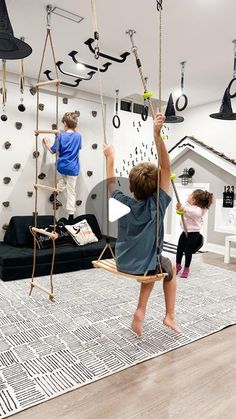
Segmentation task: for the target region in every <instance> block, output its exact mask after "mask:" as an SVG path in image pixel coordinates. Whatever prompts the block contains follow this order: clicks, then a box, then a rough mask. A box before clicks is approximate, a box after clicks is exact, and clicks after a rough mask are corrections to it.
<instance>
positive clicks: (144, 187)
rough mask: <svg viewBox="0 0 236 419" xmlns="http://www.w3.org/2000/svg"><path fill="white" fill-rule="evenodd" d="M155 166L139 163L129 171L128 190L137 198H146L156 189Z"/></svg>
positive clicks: (156, 170)
mask: <svg viewBox="0 0 236 419" xmlns="http://www.w3.org/2000/svg"><path fill="white" fill-rule="evenodd" d="M157 173H158V169H157V166H156V165H155V164H153V163H147V162H146V163H139V164H137V165H136V166H134V167H133V168H132V169H131V171H130V173H129V183H130V191H131V192H133V194H134V196H135V198H137V199H147V198H149V196H151V195H152V194H153V192H156V190H157Z"/></svg>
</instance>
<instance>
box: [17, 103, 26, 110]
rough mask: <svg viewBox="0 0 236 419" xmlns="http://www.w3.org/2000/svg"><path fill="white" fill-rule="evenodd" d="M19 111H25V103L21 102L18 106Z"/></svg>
mask: <svg viewBox="0 0 236 419" xmlns="http://www.w3.org/2000/svg"><path fill="white" fill-rule="evenodd" d="M18 111H20V112H25V105H23V103H21V104H20V105H19V106H18Z"/></svg>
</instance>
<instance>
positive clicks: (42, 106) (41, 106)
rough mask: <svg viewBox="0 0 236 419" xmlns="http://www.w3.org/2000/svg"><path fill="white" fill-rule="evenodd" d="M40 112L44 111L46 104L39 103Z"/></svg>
mask: <svg viewBox="0 0 236 419" xmlns="http://www.w3.org/2000/svg"><path fill="white" fill-rule="evenodd" d="M39 110H40V111H44V104H43V103H39Z"/></svg>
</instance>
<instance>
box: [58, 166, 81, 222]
mask: <svg viewBox="0 0 236 419" xmlns="http://www.w3.org/2000/svg"><path fill="white" fill-rule="evenodd" d="M76 180H77V176H68V175H61V174H60V180H59V182H58V183H57V189H58V190H59V191H60V192H63V191H64V190H65V189H66V193H67V199H66V210H67V211H68V213H69V214H74V213H75V200H76V192H75V187H76Z"/></svg>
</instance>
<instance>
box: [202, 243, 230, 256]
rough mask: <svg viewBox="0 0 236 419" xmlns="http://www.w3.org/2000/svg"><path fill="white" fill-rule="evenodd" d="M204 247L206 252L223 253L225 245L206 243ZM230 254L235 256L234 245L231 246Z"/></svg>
mask: <svg viewBox="0 0 236 419" xmlns="http://www.w3.org/2000/svg"><path fill="white" fill-rule="evenodd" d="M206 249H207V251H208V252H213V253H217V254H219V255H224V254H225V246H220V245H219V244H214V243H207V245H206ZM230 256H232V257H234V258H236V247H231V249H230Z"/></svg>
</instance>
